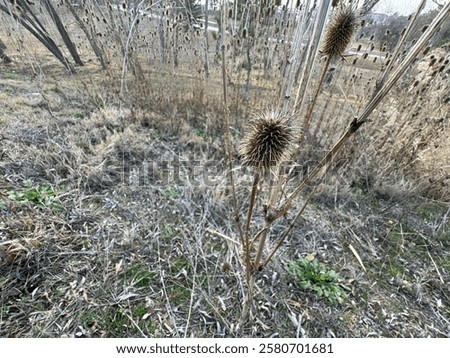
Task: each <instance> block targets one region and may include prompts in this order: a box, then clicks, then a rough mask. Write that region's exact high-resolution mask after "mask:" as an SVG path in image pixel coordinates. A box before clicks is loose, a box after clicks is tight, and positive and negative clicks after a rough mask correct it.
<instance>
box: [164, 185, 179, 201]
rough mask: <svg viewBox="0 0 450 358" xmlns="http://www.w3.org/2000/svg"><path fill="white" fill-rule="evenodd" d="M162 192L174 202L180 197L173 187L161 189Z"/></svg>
mask: <svg viewBox="0 0 450 358" xmlns="http://www.w3.org/2000/svg"><path fill="white" fill-rule="evenodd" d="M161 191H162V193H163V194H164V195H165V196H166V197H167V198H168V199H169V200H174V199H176V198H177V197H178V195H179V192H178V189H177V188H175V187H173V186H167V187H165V188H163V189H161Z"/></svg>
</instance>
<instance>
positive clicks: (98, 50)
mask: <svg viewBox="0 0 450 358" xmlns="http://www.w3.org/2000/svg"><path fill="white" fill-rule="evenodd" d="M64 1H65V3H66V6H67V8H68V9H69V11H70V13H71V14H72V16H73V17H74V18H75V21H76V22H77V24H78V26H79V27H80V29H81V30H82V31H83V32H84V34H85V35H86V38H87V40H88V41H89V43H90V45H91V47H92V49H93V50H94V53H95V56H97V58H98V60H99V61H100V65H101V66H102V68H103V69H106V67H107V65H106V61H105V58H104V56H103V54H104V52H103V50H102V49H101V48H100V46H99V45H98V43H97V41H96V39H95V36H92V32H89V29H88V28H87V26H86V25H85V24H84V22H83V20H81V18H80V16H79V15H78V13H77V12H76V10H75V9H74V8H73V6H72V5H71V4H70V3H69V1H67V0H64Z"/></svg>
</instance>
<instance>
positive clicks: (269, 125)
mask: <svg viewBox="0 0 450 358" xmlns="http://www.w3.org/2000/svg"><path fill="white" fill-rule="evenodd" d="M293 141H294V133H293V129H292V127H291V126H290V124H289V120H288V118H287V117H285V116H283V115H281V114H280V113H278V112H276V111H269V112H263V113H260V114H258V115H257V116H256V118H254V119H253V120H251V121H250V124H249V128H248V132H247V133H246V135H245V136H244V138H243V140H242V142H241V144H240V147H239V153H240V154H241V156H242V158H243V163H244V165H247V166H250V167H254V168H256V169H258V170H267V169H270V167H272V166H275V165H277V164H279V163H281V162H282V161H283V160H286V159H288V157H289V154H290V153H291V150H292V143H293Z"/></svg>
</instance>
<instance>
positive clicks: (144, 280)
mask: <svg viewBox="0 0 450 358" xmlns="http://www.w3.org/2000/svg"><path fill="white" fill-rule="evenodd" d="M126 275H127V276H128V277H131V279H132V282H133V283H134V284H135V285H136V286H137V287H139V288H148V287H149V286H150V285H151V284H152V283H153V282H155V273H154V272H153V271H150V270H149V269H148V268H147V267H146V266H144V265H139V264H138V265H133V266H132V267H130V269H129V270H127V271H126Z"/></svg>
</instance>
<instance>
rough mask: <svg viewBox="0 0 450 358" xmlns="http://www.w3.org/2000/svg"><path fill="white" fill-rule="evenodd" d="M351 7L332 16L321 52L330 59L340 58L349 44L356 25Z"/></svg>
mask: <svg viewBox="0 0 450 358" xmlns="http://www.w3.org/2000/svg"><path fill="white" fill-rule="evenodd" d="M356 20H357V19H356V15H355V12H354V10H353V9H352V8H351V7H347V8H343V9H341V10H339V12H338V13H337V14H336V16H334V18H333V19H332V20H331V22H330V24H329V25H328V28H327V31H326V33H325V40H324V45H323V48H322V52H323V53H324V54H325V55H327V56H329V57H330V58H333V57H337V56H341V55H342V54H343V53H344V51H345V49H346V48H347V46H348V44H349V43H350V41H351V39H352V37H353V34H354V32H355V29H356V26H357V23H356Z"/></svg>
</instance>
